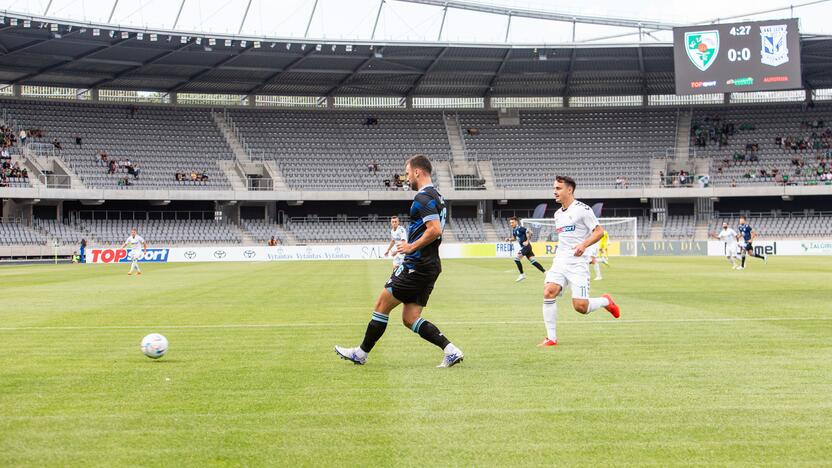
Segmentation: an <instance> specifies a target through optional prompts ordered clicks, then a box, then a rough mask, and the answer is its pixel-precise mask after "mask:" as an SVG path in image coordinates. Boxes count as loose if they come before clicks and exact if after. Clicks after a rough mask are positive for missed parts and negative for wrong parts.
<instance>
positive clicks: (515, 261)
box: [514, 258, 523, 275]
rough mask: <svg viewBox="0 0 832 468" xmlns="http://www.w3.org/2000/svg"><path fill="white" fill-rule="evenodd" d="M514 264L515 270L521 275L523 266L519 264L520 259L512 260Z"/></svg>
mask: <svg viewBox="0 0 832 468" xmlns="http://www.w3.org/2000/svg"><path fill="white" fill-rule="evenodd" d="M514 264H515V265H517V270H519V271H520V274H521V275H522V274H523V264H522V263H520V259H519V258H515V259H514Z"/></svg>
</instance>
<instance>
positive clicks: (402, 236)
mask: <svg viewBox="0 0 832 468" xmlns="http://www.w3.org/2000/svg"><path fill="white" fill-rule="evenodd" d="M402 242H407V231H406V230H405V229H404V226H402V225H401V224H399V217H398V216H391V217H390V245H388V246H387V251H386V252H384V256H385V257H386V256H388V255H390V250H392V249H393V247H394V246H396V245H399V244H401V243H402ZM403 261H404V254H403V253H394V254H393V267H394V268H395V267H398V266H399V265H401V264H402V262H403Z"/></svg>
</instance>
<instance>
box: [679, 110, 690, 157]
mask: <svg viewBox="0 0 832 468" xmlns="http://www.w3.org/2000/svg"><path fill="white" fill-rule="evenodd" d="M692 121H693V111H692V110H686V111H679V116H678V117H677V118H676V159H677V160H686V159H688V153H689V152H690V125H691V122H692Z"/></svg>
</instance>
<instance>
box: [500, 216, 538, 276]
mask: <svg viewBox="0 0 832 468" xmlns="http://www.w3.org/2000/svg"><path fill="white" fill-rule="evenodd" d="M508 223H509V225H511V237H509V238H508V239H506V242H511V241H517V243H518V244H519V248H518V250H517V252H515V254H514V264H515V265H517V270H518V271H520V276H518V277H517V279H516V280H515V281H518V282H519V281H523V280H524V279H526V275H525V273H523V264H522V263H520V261H521V260H523V257H526V258H528V259H529V261H530V262H531V264H532V265H534V266H535V267H537V269H538V270H540V272H541V273H546V269H545V268H543V265H541V264H540V263H538V261H537V260H536V259H535V258H534V252H533V251H532V243H531V239H529V231H528V229H526V228H525V227H523V226H521V225H520V222H519V221H518V220H517V217H516V216H513V217H512V218H511V219H509V220H508Z"/></svg>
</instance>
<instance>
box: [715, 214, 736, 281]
mask: <svg viewBox="0 0 832 468" xmlns="http://www.w3.org/2000/svg"><path fill="white" fill-rule="evenodd" d="M716 237H717V238H718V239H719V240H721V241H722V242H723V243H724V244H725V257H726V258H727V259H728V261H729V262H731V268H733V269H734V270H736V269H737V267H738V265H737V259H738V258H739V256H740V245H739V242H737V237H739V234H737V231H735V230H733V229H731V228H730V227H728V223H722V231H719V234H717V236H716Z"/></svg>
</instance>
